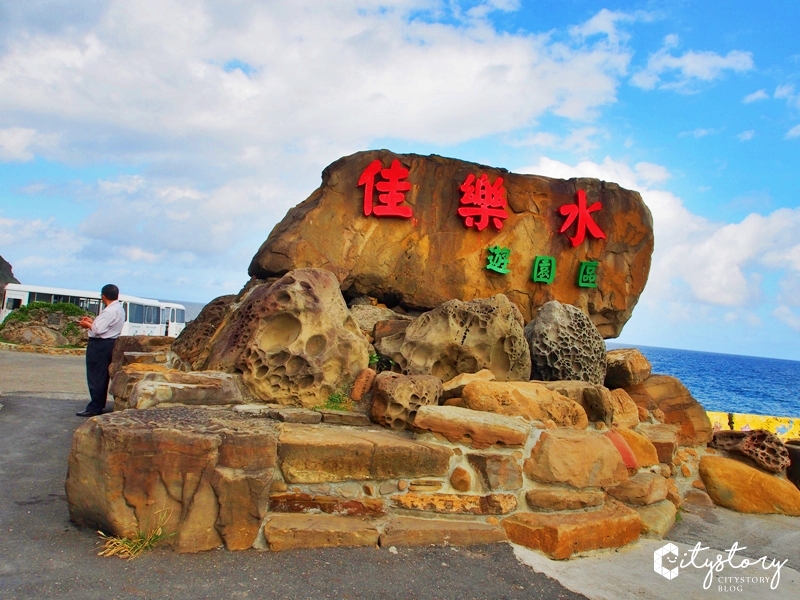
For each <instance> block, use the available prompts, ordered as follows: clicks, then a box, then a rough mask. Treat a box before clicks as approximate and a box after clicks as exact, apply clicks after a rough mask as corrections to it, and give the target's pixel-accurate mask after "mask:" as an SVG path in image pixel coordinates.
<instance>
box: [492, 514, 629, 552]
mask: <svg viewBox="0 0 800 600" xmlns="http://www.w3.org/2000/svg"><path fill="white" fill-rule="evenodd" d="M503 528H504V529H505V530H506V533H507V534H508V538H509V539H510V540H511V541H512V542H514V543H515V544H521V545H523V546H525V547H527V548H531V549H532V550H539V551H541V552H544V553H545V554H546V555H547V556H549V557H550V558H553V559H556V560H563V559H565V558H570V557H571V556H572V555H573V554H578V553H581V552H588V551H589V550H599V549H601V548H619V547H621V546H625V545H626V544H629V543H630V542H632V541H634V540H636V539H638V537H639V532H640V530H641V520H640V519H639V515H638V514H637V513H636V511H634V510H633V509H631V508H628V507H627V506H625V505H624V504H620V503H619V502H614V501H613V500H609V501H608V502H606V503H605V504H604V505H603V507H602V508H601V509H599V510H594V511H590V512H578V513H566V514H550V513H546V514H544V513H527V514H526V513H516V514H514V515H512V516H510V517H508V518H507V519H505V520H503Z"/></svg>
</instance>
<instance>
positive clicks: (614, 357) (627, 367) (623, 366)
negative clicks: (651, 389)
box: [605, 348, 653, 389]
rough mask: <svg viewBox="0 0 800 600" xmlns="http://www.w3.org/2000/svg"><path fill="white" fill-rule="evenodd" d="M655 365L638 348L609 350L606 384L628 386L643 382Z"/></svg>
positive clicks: (614, 386)
mask: <svg viewBox="0 0 800 600" xmlns="http://www.w3.org/2000/svg"><path fill="white" fill-rule="evenodd" d="M652 370H653V366H652V365H651V364H650V361H649V360H647V359H646V358H645V356H644V354H642V353H641V352H640V351H639V350H637V349H636V348H621V349H619V350H609V351H608V353H607V354H606V379H605V386H606V387H607V388H609V389H614V388H626V387H631V386H633V385H639V384H640V383H643V382H644V380H645V379H647V378H648V377H650V373H651V372H652Z"/></svg>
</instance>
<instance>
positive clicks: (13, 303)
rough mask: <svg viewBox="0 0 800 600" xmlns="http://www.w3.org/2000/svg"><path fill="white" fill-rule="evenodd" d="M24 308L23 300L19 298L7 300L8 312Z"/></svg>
mask: <svg viewBox="0 0 800 600" xmlns="http://www.w3.org/2000/svg"><path fill="white" fill-rule="evenodd" d="M20 306H22V300H20V299H19V298H9V299H8V300H6V310H15V309H17V308H19V307H20Z"/></svg>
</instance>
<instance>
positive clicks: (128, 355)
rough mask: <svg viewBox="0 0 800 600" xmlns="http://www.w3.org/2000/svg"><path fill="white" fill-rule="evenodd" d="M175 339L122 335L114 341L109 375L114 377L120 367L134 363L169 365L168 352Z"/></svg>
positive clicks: (157, 336)
mask: <svg viewBox="0 0 800 600" xmlns="http://www.w3.org/2000/svg"><path fill="white" fill-rule="evenodd" d="M174 341H175V339H174V338H171V337H167V336H161V335H121V336H120V337H118V338H117V341H116V342H115V343H114V352H113V354H112V355H111V365H110V366H109V367H108V373H109V375H110V376H111V378H112V379H113V378H114V375H116V374H117V372H118V371H119V370H120V369H122V368H124V367H126V366H127V365H132V364H157V365H162V366H167V363H168V362H169V357H168V353H169V351H170V347H171V346H172V343H173V342H174Z"/></svg>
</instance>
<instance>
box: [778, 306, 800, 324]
mask: <svg viewBox="0 0 800 600" xmlns="http://www.w3.org/2000/svg"><path fill="white" fill-rule="evenodd" d="M772 315H773V316H774V317H775V318H777V319H778V320H780V321H781V322H783V323H785V324H786V325H788V326H789V327H791V328H792V329H794V330H795V331H800V315H797V314H795V313H794V312H793V311H792V309H790V308H789V307H788V306H786V305H785V304H781V305H780V306H779V307H778V308H776V309H775V310H773V311H772Z"/></svg>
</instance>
